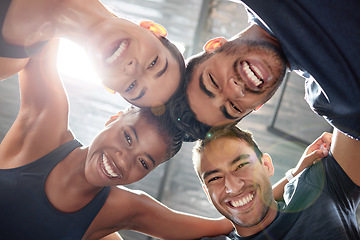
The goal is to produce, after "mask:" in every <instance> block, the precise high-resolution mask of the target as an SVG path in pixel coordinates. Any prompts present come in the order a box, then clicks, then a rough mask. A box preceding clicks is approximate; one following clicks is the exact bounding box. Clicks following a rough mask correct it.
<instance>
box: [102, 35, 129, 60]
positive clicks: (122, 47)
mask: <svg viewBox="0 0 360 240" xmlns="http://www.w3.org/2000/svg"><path fill="white" fill-rule="evenodd" d="M127 45H128V41H127V40H123V41H121V42H120V43H119V44H117V45H116V46H115V47H114V49H113V50H112V51H111V53H112V54H111V55H110V56H109V57H108V58H106V59H105V62H106V63H108V64H111V63H113V62H114V61H116V60H117V59H118V58H119V57H120V56H121V54H122V53H123V52H124V50H125V49H126V46H127Z"/></svg>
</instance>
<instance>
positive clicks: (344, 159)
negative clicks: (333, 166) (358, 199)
mask: <svg viewBox="0 0 360 240" xmlns="http://www.w3.org/2000/svg"><path fill="white" fill-rule="evenodd" d="M359 150H360V141H357V140H355V139H353V138H350V137H348V136H346V135H344V134H343V133H341V132H340V131H338V130H336V129H335V130H334V133H333V138H332V145H331V152H332V154H333V156H334V158H335V159H336V161H337V162H338V163H339V165H340V166H341V168H342V169H343V170H344V171H345V173H346V174H347V175H348V176H349V177H350V178H351V180H352V181H353V182H354V183H355V184H356V185H358V186H360V174H359V169H360V154H359Z"/></svg>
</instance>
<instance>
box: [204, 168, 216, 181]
mask: <svg viewBox="0 0 360 240" xmlns="http://www.w3.org/2000/svg"><path fill="white" fill-rule="evenodd" d="M218 172H219V170H218V169H215V170H212V171H208V172H204V173H203V174H202V178H203V179H204V180H205V179H206V178H207V177H208V176H210V175H211V174H215V173H218Z"/></svg>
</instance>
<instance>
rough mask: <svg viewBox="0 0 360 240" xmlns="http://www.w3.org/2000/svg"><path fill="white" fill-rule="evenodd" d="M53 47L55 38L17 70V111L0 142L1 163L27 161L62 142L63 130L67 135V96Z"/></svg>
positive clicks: (21, 162)
mask: <svg viewBox="0 0 360 240" xmlns="http://www.w3.org/2000/svg"><path fill="white" fill-rule="evenodd" d="M57 47H58V42H57V41H56V40H54V41H53V42H51V43H49V44H48V45H47V46H45V48H44V49H43V50H42V51H41V52H40V53H38V54H37V55H35V56H33V57H32V58H31V59H30V60H29V62H28V63H27V65H26V67H25V69H24V70H22V71H21V72H20V73H19V82H20V97H21V104H20V110H19V114H18V116H17V118H16V120H15V122H14V124H13V125H12V126H11V128H10V130H9V131H8V133H7V134H6V136H5V137H4V139H3V141H2V143H1V145H0V160H1V161H3V162H1V163H3V164H4V165H3V166H5V167H16V166H20V165H23V164H26V163H29V162H31V161H32V160H35V159H37V158H39V157H41V156H43V155H45V154H47V153H48V152H50V151H51V150H53V149H55V148H56V147H58V146H59V145H61V144H62V143H64V135H65V134H67V138H69V136H70V135H69V134H68V133H69V131H68V100H67V96H66V94H65V90H64V88H63V85H62V82H61V80H60V77H59V75H58V72H57V69H56V59H57ZM50 132H51V134H49V133H50ZM68 140H69V139H68ZM24 156H26V158H25V157H24ZM5 161H6V162H5ZM14 162H16V163H17V164H18V165H15V166H14V165H12V163H14Z"/></svg>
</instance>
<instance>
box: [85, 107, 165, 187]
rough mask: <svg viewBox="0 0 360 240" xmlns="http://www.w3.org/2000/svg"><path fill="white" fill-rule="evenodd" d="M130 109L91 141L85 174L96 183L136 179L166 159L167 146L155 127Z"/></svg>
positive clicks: (103, 183) (125, 181) (124, 182)
mask: <svg viewBox="0 0 360 240" xmlns="http://www.w3.org/2000/svg"><path fill="white" fill-rule="evenodd" d="M140 116H141V114H140V113H138V112H135V113H134V111H132V110H130V111H129V112H127V113H124V114H122V115H120V116H119V117H118V119H116V120H115V121H114V122H112V123H110V124H109V125H108V126H107V127H106V128H105V129H104V130H103V131H102V132H101V133H100V134H99V135H98V136H96V138H95V139H94V141H93V142H92V143H91V145H90V146H89V150H88V155H87V161H86V168H85V175H86V177H87V179H88V181H89V182H92V183H93V184H94V185H97V186H107V185H126V184H130V183H133V182H136V181H138V180H140V179H142V178H143V177H145V176H146V175H147V174H148V173H149V172H150V171H152V170H153V169H155V168H156V167H157V166H158V165H159V164H161V163H162V162H164V160H165V158H166V149H167V145H166V144H165V142H164V140H163V139H162V137H161V136H160V135H159V134H158V133H157V128H156V127H155V126H153V125H151V124H148V123H147V120H146V119H145V117H140Z"/></svg>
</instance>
